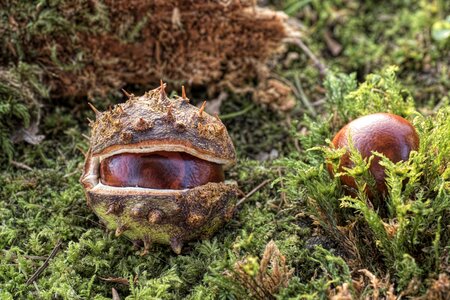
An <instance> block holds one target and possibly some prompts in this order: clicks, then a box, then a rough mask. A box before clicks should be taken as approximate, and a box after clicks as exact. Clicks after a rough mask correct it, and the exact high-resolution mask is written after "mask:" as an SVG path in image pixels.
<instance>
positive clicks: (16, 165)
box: [11, 160, 33, 171]
mask: <svg viewBox="0 0 450 300" xmlns="http://www.w3.org/2000/svg"><path fill="white" fill-rule="evenodd" d="M11 164H12V165H13V166H15V167H17V168H19V169H24V170H27V171H33V169H32V168H31V167H30V166H29V165H26V164H24V163H21V162H18V161H15V160H11Z"/></svg>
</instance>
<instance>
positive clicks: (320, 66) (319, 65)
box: [287, 37, 328, 76]
mask: <svg viewBox="0 0 450 300" xmlns="http://www.w3.org/2000/svg"><path fill="white" fill-rule="evenodd" d="M287 42H290V43H292V44H294V45H296V46H298V47H300V49H302V50H303V52H304V53H305V54H306V55H307V56H308V57H309V58H310V59H311V60H312V61H313V63H314V65H315V66H316V68H317V69H319V73H320V75H321V76H325V75H326V74H327V72H328V68H327V67H326V66H325V65H324V64H323V63H322V62H321V61H320V60H319V59H318V58H317V56H315V55H314V53H312V51H311V50H310V49H309V48H308V46H306V45H305V43H303V41H302V40H301V39H300V38H297V37H293V38H289V39H288V40H287Z"/></svg>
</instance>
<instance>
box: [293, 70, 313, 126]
mask: <svg viewBox="0 0 450 300" xmlns="http://www.w3.org/2000/svg"><path fill="white" fill-rule="evenodd" d="M294 80H295V86H296V87H297V90H298V92H299V94H300V99H301V100H302V102H303V104H304V105H305V106H306V108H307V109H308V110H309V112H310V113H311V115H313V116H314V117H315V116H317V112H316V110H315V109H314V107H313V105H312V104H311V101H309V99H308V97H307V96H306V94H305V92H304V91H303V88H302V84H301V83H300V78H298V76H295V78H294Z"/></svg>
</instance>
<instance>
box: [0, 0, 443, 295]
mask: <svg viewBox="0 0 450 300" xmlns="http://www.w3.org/2000/svg"><path fill="white" fill-rule="evenodd" d="M383 3H384V4H381V5H380V3H379V2H378V1H364V3H363V4H362V2H360V1H337V0H329V1H316V0H311V1H290V0H285V1H272V5H274V6H276V7H277V8H279V9H284V10H285V11H286V12H288V13H289V14H290V15H292V16H293V17H296V18H298V20H300V21H301V22H302V23H303V25H304V38H303V39H304V41H305V43H306V44H307V45H308V46H309V47H310V49H311V51H312V52H313V53H315V54H316V55H317V56H318V57H319V59H321V60H322V61H323V62H324V63H325V64H326V65H327V66H328V67H329V70H330V71H329V74H328V76H327V78H325V80H323V78H321V76H320V74H319V72H318V71H317V69H316V68H315V67H314V66H313V64H312V63H311V62H310V61H309V60H308V57H307V56H306V55H305V54H304V53H303V52H302V51H300V50H299V49H297V48H295V47H293V46H292V47H291V49H290V51H289V54H287V55H286V57H284V58H281V63H280V65H279V67H278V68H277V72H278V75H277V76H279V77H282V78H285V79H286V80H287V81H289V82H291V83H292V85H293V87H294V89H295V91H296V95H297V96H298V99H297V100H298V105H297V107H296V109H295V110H294V111H293V112H292V113H291V114H290V115H288V116H286V115H282V114H278V113H277V112H273V111H270V110H268V109H266V108H264V107H259V106H256V105H255V104H253V103H252V102H251V101H250V99H246V98H242V97H240V98H238V97H236V96H234V95H232V94H231V95H230V97H229V99H228V100H227V102H225V103H224V104H223V105H222V116H223V119H224V122H225V123H226V125H227V127H228V129H229V132H230V134H231V135H232V138H233V140H234V142H235V146H236V148H237V151H238V157H239V162H238V164H237V166H236V167H234V168H233V169H231V170H230V171H229V172H228V177H230V178H232V179H235V180H236V181H237V182H238V183H239V186H240V187H241V189H242V190H243V191H244V192H245V193H247V192H249V191H250V190H252V189H253V188H254V187H255V186H257V185H258V184H260V183H261V182H263V181H265V180H267V179H269V180H270V183H269V184H267V185H265V186H264V187H262V188H261V189H259V190H258V191H257V192H256V193H255V194H253V195H252V196H251V197H250V198H248V199H247V200H246V202H244V204H243V205H242V206H241V207H239V210H238V211H237V213H236V215H235V217H234V218H233V220H232V221H231V222H230V223H229V224H228V225H226V226H225V228H224V229H223V230H220V231H219V232H218V233H217V234H216V235H215V236H214V237H213V238H212V239H211V240H205V241H196V242H191V243H189V244H188V245H186V246H185V248H184V249H183V252H182V254H181V255H179V256H177V255H174V254H173V253H172V252H171V250H170V249H169V248H168V247H165V246H155V247H154V248H153V251H152V252H151V253H150V254H148V255H147V256H145V257H141V256H139V255H138V250H135V249H133V247H132V244H131V242H130V241H128V240H127V239H126V238H124V237H120V238H116V237H115V236H114V234H113V233H111V232H107V231H105V230H104V228H102V226H101V225H100V224H99V221H98V219H97V218H96V216H95V215H94V214H93V213H92V212H91V211H90V210H89V209H88V207H87V206H86V201H85V198H84V194H83V190H82V188H81V185H80V184H79V183H78V179H79V177H80V174H81V167H82V164H83V159H84V157H83V153H84V152H86V151H87V148H88V141H87V139H86V138H85V137H84V135H86V134H88V126H87V121H86V118H87V117H91V118H92V117H93V113H92V112H91V111H89V110H88V108H87V105H86V106H84V105H83V106H80V105H74V104H73V103H72V104H71V102H65V104H64V105H61V103H62V102H56V101H55V102H46V103H47V104H46V106H45V107H44V116H43V117H42V120H41V125H40V131H41V133H43V134H45V136H46V138H45V140H44V141H43V142H41V143H40V144H38V145H35V146H31V145H25V144H19V145H16V146H15V148H14V154H13V156H10V157H9V158H8V155H5V157H2V158H1V159H2V166H1V173H0V187H1V188H0V199H1V201H0V220H1V222H0V248H1V249H2V250H1V252H0V298H1V299H36V298H38V299H111V297H112V295H111V289H112V288H115V289H116V290H117V291H118V293H119V294H120V296H121V298H122V299H158V298H159V299H181V298H188V299H218V298H220V299H236V298H238V299H240V298H248V297H250V295H251V294H252V291H251V290H249V289H248V288H246V286H245V284H244V283H242V282H239V281H235V280H232V279H231V278H230V277H229V276H227V275H226V274H229V273H230V272H231V271H232V270H234V266H235V263H236V262H237V261H240V260H242V259H244V258H247V259H246V261H245V262H246V266H247V268H246V269H245V270H247V271H248V273H249V274H254V271H255V270H257V269H258V258H259V257H261V255H262V253H263V251H264V248H265V246H266V245H267V244H268V243H269V241H270V240H274V241H275V244H276V245H277V246H278V248H279V249H280V251H281V253H282V254H283V255H284V256H285V258H286V262H287V264H288V265H289V267H291V268H294V273H293V275H292V278H291V280H290V282H289V284H288V286H287V287H286V288H282V289H280V290H279V291H278V292H277V294H275V295H272V296H273V297H274V298H279V299H288V298H292V299H325V298H328V297H333V296H336V297H343V296H344V295H345V293H348V294H349V295H353V297H355V298H358V297H364V296H368V297H375V296H376V294H378V295H380V297H387V296H389V295H396V296H400V295H401V296H403V297H420V296H423V295H425V296H424V297H426V298H438V297H439V296H442V297H443V298H441V299H445V297H447V296H448V295H449V294H448V293H450V291H449V289H450V284H449V283H448V276H449V273H450V263H449V256H450V254H449V253H450V240H449V228H450V195H449V193H450V160H449V157H450V108H449V107H450V106H449V97H450V94H449V90H450V78H449V75H448V74H449V70H450V66H449V60H448V58H449V53H450V39H449V38H448V37H447V38H440V37H442V36H443V33H442V32H439V30H440V28H443V27H446V26H447V28H448V26H450V25H448V24H447V23H448V21H446V17H447V16H448V15H449V14H450V7H449V4H448V3H447V2H446V1H438V0H436V1H385V2H383ZM446 22H447V23H446ZM442 30H443V29H442ZM325 37H326V38H325ZM330 38H331V39H332V40H333V41H334V42H335V43H338V44H339V45H340V46H341V47H342V50H340V51H338V48H339V47H338V44H333V42H330ZM333 52H334V53H333ZM390 65H398V67H397V68H395V67H390ZM350 73H353V74H352V75H349V74H350ZM368 74H372V75H369V76H367V75H368ZM3 90H5V93H3ZM0 92H2V94H1V95H2V99H1V102H0V104H1V105H0V115H1V116H2V118H3V116H10V115H17V116H16V117H15V118H16V119H18V120H20V119H24V120H26V119H27V116H26V113H23V112H22V111H23V109H22V107H21V108H20V109H19V110H13V109H12V108H11V107H14V106H13V105H9V104H8V103H10V102H11V101H12V100H11V99H10V98H8V97H6V96H5V97H3V94H5V95H6V94H7V93H8V91H7V89H6V88H4V89H2V90H1V91H0ZM14 93H15V92H14ZM9 94H12V93H9ZM191 98H194V97H191ZM199 99H200V98H199ZM119 101H123V99H119V98H114V97H111V98H109V99H104V101H103V102H102V103H104V107H103V108H105V107H106V106H107V105H108V104H111V103H117V102H119ZM16 111H18V113H17V112H16ZM379 111H387V112H393V113H396V114H399V115H402V116H404V117H406V118H407V119H409V120H410V121H412V122H413V123H414V124H415V126H416V127H417V130H418V132H419V135H420V137H421V145H420V149H419V150H418V151H417V153H416V154H414V155H413V156H412V158H411V159H410V161H408V162H405V163H399V164H396V165H394V164H391V163H389V162H388V161H385V164H386V168H387V170H388V171H387V173H388V185H389V195H388V196H387V198H386V199H385V200H384V203H385V204H384V207H383V208H382V209H380V210H379V211H378V212H376V211H375V210H373V209H372V208H371V207H370V206H369V205H368V204H367V203H368V202H367V199H366V198H365V195H364V193H362V192H360V193H358V195H357V196H356V197H354V198H350V197H346V196H345V195H344V191H343V187H342V186H340V184H339V181H338V179H333V178H331V177H330V176H329V175H328V173H327V172H326V168H325V163H326V162H327V161H328V162H330V163H334V164H335V163H336V161H337V160H338V158H339V155H341V154H342V153H339V152H336V151H330V150H329V149H328V148H327V147H326V146H327V145H328V142H327V139H331V138H332V137H333V135H334V134H335V133H336V132H337V131H338V130H339V129H340V128H341V127H342V126H343V125H344V124H345V123H346V122H348V121H349V120H351V119H353V118H355V117H357V116H360V115H363V114H368V113H372V112H379ZM3 120H7V119H6V118H4V119H2V120H1V121H0V132H3V130H4V128H6V127H7V126H8V127H10V124H7V125H4V124H6V121H5V123H4V121H3ZM8 122H9V121H8ZM271 158H272V159H271ZM354 158H355V161H357V162H358V163H357V167H355V168H354V169H352V170H348V172H349V173H350V174H353V175H354V176H355V177H356V178H357V179H358V180H357V181H358V182H359V184H360V191H363V190H364V184H367V183H370V178H369V176H368V174H367V172H366V171H367V169H366V162H364V161H362V160H361V159H360V158H359V157H358V155H357V154H356V153H355V154H354ZM264 159H266V160H264ZM8 160H9V161H8ZM24 165H25V166H29V167H30V169H28V168H27V167H25V169H24V168H23V167H24ZM59 242H61V247H60V250H59V252H58V253H57V254H56V256H55V257H54V258H53V259H52V260H51V261H50V262H49V265H48V267H47V268H46V269H45V270H44V271H43V273H42V274H41V275H40V277H39V278H38V279H37V280H36V282H35V283H31V284H29V285H28V284H27V283H26V282H27V280H28V279H29V278H30V277H31V276H32V275H33V274H34V273H35V272H36V270H37V269H38V268H39V267H40V266H41V265H42V264H43V263H44V261H45V259H46V258H47V256H48V255H49V254H50V253H51V252H52V249H53V248H54V247H55V246H56V245H57V244H58V243H59ZM252 272H253V273H252ZM446 276H447V277H446ZM111 278H115V279H116V280H114V281H111ZM445 278H447V279H445ZM118 281H120V282H121V283H119V282H118ZM437 283H439V284H437ZM445 293H447V294H445ZM337 299H339V298H337Z"/></svg>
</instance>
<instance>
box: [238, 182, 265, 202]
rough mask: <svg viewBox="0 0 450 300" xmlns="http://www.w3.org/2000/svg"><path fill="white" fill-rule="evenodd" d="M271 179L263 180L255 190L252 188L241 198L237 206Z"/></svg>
mask: <svg viewBox="0 0 450 300" xmlns="http://www.w3.org/2000/svg"><path fill="white" fill-rule="evenodd" d="M270 181H271V180H270V179H266V180H264V181H263V182H261V183H260V184H259V185H258V186H257V187H255V188H254V189H253V190H251V191H250V192H249V193H248V194H247V195H245V196H244V197H243V198H242V199H241V200H239V201H238V203H236V207H238V206H240V205H241V204H242V203H243V202H244V201H245V200H247V199H248V198H250V197H251V196H252V195H253V194H254V193H256V192H257V191H259V190H260V189H261V188H262V187H264V186H265V185H266V184H268V183H269V182H270Z"/></svg>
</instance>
